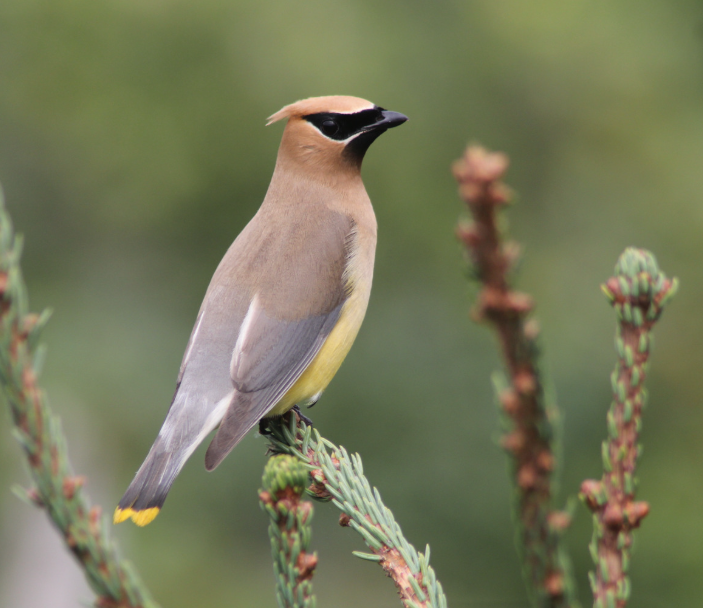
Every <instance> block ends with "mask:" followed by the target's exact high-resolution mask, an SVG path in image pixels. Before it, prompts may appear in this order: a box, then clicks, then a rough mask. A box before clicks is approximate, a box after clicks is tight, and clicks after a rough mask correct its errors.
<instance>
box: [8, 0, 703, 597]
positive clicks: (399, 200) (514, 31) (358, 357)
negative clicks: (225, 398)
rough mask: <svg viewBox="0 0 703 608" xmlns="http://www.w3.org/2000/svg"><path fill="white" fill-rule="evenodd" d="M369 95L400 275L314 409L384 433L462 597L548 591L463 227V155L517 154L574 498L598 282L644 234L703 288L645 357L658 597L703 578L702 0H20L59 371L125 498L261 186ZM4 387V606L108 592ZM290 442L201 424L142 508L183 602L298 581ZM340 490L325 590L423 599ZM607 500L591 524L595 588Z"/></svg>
mask: <svg viewBox="0 0 703 608" xmlns="http://www.w3.org/2000/svg"><path fill="white" fill-rule="evenodd" d="M329 94H348V95H357V96H361V97H365V98H367V99H370V100H372V101H374V102H375V103H378V104H379V105H382V106H384V107H387V108H389V109H393V110H396V111H399V112H403V113H405V114H407V115H408V116H409V117H410V122H408V123H407V124H406V125H404V126H403V127H402V128H401V129H397V130H393V131H391V132H389V133H387V134H386V135H384V136H383V137H382V138H381V139H379V140H378V142H376V143H375V144H374V145H373V146H372V148H371V150H370V151H369V153H368V155H367V157H366V161H365V166H364V179H365V182H366V186H367V189H368V191H369V194H370V196H371V198H372V200H373V201H374V203H375V209H376V213H377V216H378V222H379V245H378V251H377V261H376V276H375V278H374V290H373V294H372V297H371V302H370V306H369V311H368V314H367V317H366V321H365V324H364V326H363V327H362V330H361V333H360V335H359V338H358V340H357V343H356V345H355V346H354V348H353V349H352V351H351V354H350V356H349V358H348V359H347V362H346V363H345V364H344V366H343V367H342V369H341V371H340V373H339V374H338V376H337V377H336V378H335V380H334V381H333V382H332V384H331V385H330V387H329V389H328V390H327V392H326V394H325V395H324V397H323V399H322V400H321V401H320V403H319V404H318V405H317V406H316V407H315V408H314V409H313V410H312V411H311V414H312V416H313V419H314V421H315V423H316V425H317V427H318V428H319V429H320V431H321V432H322V433H323V435H325V436H327V437H329V438H330V439H332V440H333V441H335V442H337V443H342V444H343V445H345V446H346V447H347V448H349V449H350V450H353V451H358V452H360V453H361V455H362V456H363V458H364V463H365V469H366V472H367V474H368V476H369V477H370V479H371V481H372V483H374V484H375V485H377V486H378V488H379V489H380V490H381V492H382V494H383V496H384V499H385V500H386V502H387V504H388V505H389V506H390V507H391V508H392V509H393V510H394V512H395V514H396V516H397V517H398V520H399V521H400V523H401V524H402V526H403V529H404V531H405V532H406V534H407V536H408V538H409V539H410V540H411V542H413V543H414V544H415V545H416V546H418V547H424V545H425V543H427V542H429V543H431V546H432V561H433V564H434V566H435V568H436V571H437V574H438V576H439V578H440V580H441V581H442V582H443V584H444V586H445V589H446V591H447V594H448V598H449V603H450V605H451V606H454V607H465V606H466V607H472V608H474V607H475V608H489V607H491V608H492V607H497V606H500V607H509V608H517V607H523V606H527V602H526V599H525V598H526V596H525V593H524V591H523V587H522V582H521V577H520V569H519V565H518V561H517V558H516V555H515V551H514V548H513V532H512V527H511V520H510V509H509V496H510V491H509V484H508V482H507V480H506V476H505V469H506V466H505V457H504V455H503V454H502V453H501V451H500V450H499V449H498V448H497V447H496V444H495V437H496V428H497V426H496V413H495V408H494V406H493V398H492V394H491V389H490V382H489V374H490V373H491V371H492V370H494V369H495V368H496V367H498V366H499V360H498V357H497V355H496V352H495V344H494V340H493V337H492V336H491V334H490V333H489V332H488V331H487V330H486V329H485V328H482V327H476V326H474V325H473V324H472V323H471V321H470V320H469V317H468V314H467V312H468V310H469V305H470V301H471V297H472V295H473V289H472V288H471V287H470V286H469V285H468V283H467V281H466V280H465V275H464V271H465V268H464V265H463V262H462V257H461V251H460V248H459V246H458V244H457V243H456V241H455V239H454V236H453V229H454V225H455V223H456V220H457V218H458V217H459V216H460V214H461V213H462V211H463V210H462V206H461V204H460V202H459V200H458V198H457V196H456V187H455V184H454V182H453V179H452V177H451V174H450V171H449V166H450V163H451V162H452V161H453V160H454V159H455V158H456V157H457V156H458V155H459V154H460V153H461V152H462V149H463V147H464V145H465V144H466V143H467V142H468V141H470V140H478V141H481V142H482V143H483V144H485V145H487V146H489V147H491V148H493V149H500V150H503V151H505V152H507V153H508V154H509V155H510V157H511V160H512V167H511V170H510V172H509V175H508V183H509V184H510V185H511V186H512V187H513V188H514V189H516V190H517V192H519V200H518V204H517V205H516V206H515V207H514V208H512V209H511V210H510V212H509V213H510V223H511V232H512V234H513V235H514V236H515V237H516V238H517V239H518V240H519V241H520V242H521V243H522V244H523V245H524V248H525V252H526V258H525V261H524V263H523V266H522V271H521V274H520V277H519V284H520V287H521V288H522V289H524V290H527V291H529V292H530V293H531V294H533V296H534V297H535V299H536V301H537V303H538V309H537V314H538V317H539V320H540V322H541V326H542V328H543V337H544V345H545V349H546V354H547V366H548V368H549V370H550V371H551V374H552V377H553V381H554V384H555V386H556V390H557V393H558V401H559V404H560V406H561V408H562V409H563V412H564V415H565V435H564V455H565V466H564V471H563V473H564V474H563V482H562V499H566V497H567V496H569V495H573V494H575V493H576V492H577V490H578V487H579V484H580V482H581V481H582V480H583V479H584V478H586V477H593V476H598V475H599V474H600V471H601V468H600V459H599V452H600V449H599V446H600V442H601V440H602V439H603V437H604V436H605V432H606V426H605V412H606V409H607V407H608V404H609V401H610V396H609V381H608V374H609V372H610V370H611V368H612V365H613V363H614V360H615V355H614V351H613V329H614V316H613V313H612V312H611V310H610V309H609V307H608V305H607V303H606V301H605V299H604V298H603V296H602V294H601V293H600V291H599V288H598V286H599V283H600V282H602V281H603V280H604V279H606V278H607V277H608V276H609V275H610V273H611V271H612V267H613V265H614V263H615V260H616V258H617V256H618V255H619V253H620V252H621V251H622V249H623V248H624V247H625V246H628V245H636V246H640V247H647V248H650V249H651V250H652V251H654V252H655V254H656V255H657V257H658V260H659V262H660V264H661V266H662V267H663V269H664V270H665V271H666V272H667V273H668V274H670V275H677V276H678V277H679V278H680V279H681V286H682V287H681V291H680V293H679V295H678V296H677V298H676V300H675V301H674V303H673V304H672V305H671V306H670V308H669V309H668V310H667V312H666V313H665V315H664V317H663V320H662V322H661V324H660V325H659V327H658V329H657V332H656V333H657V345H656V348H655V351H654V356H653V366H652V368H651V374H650V376H649V378H648V386H649V389H650V395H651V400H650V404H651V405H650V407H649V408H648V410H647V412H646V416H645V422H644V432H643V443H644V445H645V451H644V457H643V459H642V461H641V467H640V470H639V472H640V480H641V486H640V496H641V498H642V499H645V500H647V501H649V502H650V504H651V514H650V516H649V517H648V518H647V519H646V521H645V522H644V525H643V528H642V529H641V530H640V531H639V532H638V533H637V536H636V552H635V554H634V557H633V563H632V582H633V605H636V606H639V607H641V608H659V607H662V608H663V607H669V606H677V607H678V608H686V607H694V606H695V607H698V606H700V605H701V597H703V579H701V576H700V573H701V571H702V570H703V549H701V547H703V523H702V521H701V520H702V515H701V513H703V509H702V507H703V505H702V503H703V475H701V472H702V465H703V453H702V450H701V447H700V446H701V443H702V442H701V438H702V437H703V412H702V411H701V407H700V404H701V398H702V396H703V375H702V374H701V373H700V371H699V370H700V367H701V346H702V345H703V315H702V313H701V307H700V303H701V301H703V284H702V281H701V263H702V262H703V239H702V238H701V235H702V234H703V204H702V193H703V166H702V163H701V161H702V159H703V7H702V6H701V4H700V2H699V1H693V0H690V1H689V0H668V1H667V2H658V1H655V0H620V1H619V2H603V1H597V0H595V1H590V2H586V1H584V0H559V1H557V0H541V1H540V0H537V1H533V2H526V1H524V0H476V1H473V2H460V1H458V0H454V1H450V0H435V1H434V2H428V1H424V2H423V1H418V0H404V1H400V0H388V1H385V2H373V1H371V0H358V1H356V2H343V1H341V0H328V1H322V0H309V1H307V2H297V1H287V2H267V1H258V2H254V1H250V0H247V1H244V0H231V1H229V2H227V1H224V0H200V1H199V2H185V1H183V0H63V1H61V0H59V1H57V0H4V1H3V2H2V3H0V181H2V184H3V186H4V189H5V193H6V198H7V204H8V207H9V209H10V212H11V214H12V216H13V218H14V221H15V224H16V226H17V229H18V231H20V232H22V233H24V235H25V236H26V253H25V256H24V270H25V273H26V277H27V281H28V284H29V289H30V295H31V302H32V306H33V308H34V309H35V310H40V309H43V308H44V307H47V306H50V307H53V308H54V310H55V316H54V318H53V320H52V322H51V323H50V325H49V327H48V329H47V330H46V333H45V341H46V342H47V343H48V345H49V356H48V359H47V363H46V367H45V372H44V375H43V382H44V385H45V387H46V389H47V390H48V394H49V396H50V399H51V402H52V404H53V406H54V408H55V409H56V411H57V412H58V413H59V414H60V415H61V417H62V419H63V421H64V426H65V430H66V433H67V435H68V437H69V445H70V450H71V454H72V457H73V461H74V464H75V467H76V469H77V470H78V471H79V472H81V473H85V474H87V475H88V476H89V481H88V491H89V493H90V494H91V496H92V497H93V499H94V500H96V501H97V502H100V503H101V504H102V505H103V506H104V509H105V511H106V513H107V514H111V512H112V510H113V508H114V505H115V504H116V502H117V500H118V499H119V498H120V496H121V495H122V492H123V491H124V489H125V488H126V486H127V484H128V483H129V481H130V480H131V478H132V474H133V472H134V471H135V470H136V469H137V467H138V466H139V464H140V463H141V461H142V459H143V457H144V456H145V455H146V452H147V450H148V448H149V446H150V445H151V442H152V441H153V439H154V437H155V436H156V433H157V431H158V429H159V427H160V425H161V422H162V420H163V417H164V415H165V412H166V410H167V408H168V405H169V403H170V399H171V396H172V393H173V388H174V382H175V377H176V374H177V371H178V366H179V363H180V359H181V356H182V353H183V350H184V348H185V344H186V341H187V339H188V335H189V333H190V330H191V327H192V323H193V322H194V319H195V315H196V312H197V310H198V307H199V305H200V301H201V298H202V296H203V294H204V291H205V288H206V286H207V284H208V281H209V279H210V277H211V274H212V272H213V271H214V269H215V266H216V265H217V263H218V261H219V259H220V258H221V256H222V255H223V254H224V252H225V250H226V249H227V247H228V246H229V244H230V243H231V241H232V240H233V239H234V237H235V236H236V235H237V234H238V232H239V231H240V230H241V229H242V228H243V226H244V225H245V223H246V222H247V221H248V219H249V218H250V217H251V216H252V215H253V214H254V213H255V211H256V209H257V208H258V205H259V203H260V201H261V200H262V198H263V196H264V193H265V191H266V187H267V184H268V181H269V179H270V176H271V172H272V170H273V164H274V160H275V155H276V150H277V146H278V142H279V138H280V133H281V125H274V126H272V127H269V128H264V122H265V119H266V117H267V116H269V115H270V114H272V113H273V112H275V111H276V110H278V109H279V108H280V107H282V106H283V105H285V104H287V103H290V102H292V101H295V100H297V99H300V98H303V97H308V96H314V95H329ZM8 427H9V425H8V416H7V415H5V414H3V415H2V416H0V488H3V489H2V491H1V492H0V605H3V606H7V607H8V608H30V607H31V608H37V607H43V606H47V607H51V608H59V607H63V606H77V605H79V602H80V601H84V600H88V601H89V600H90V597H91V595H90V593H89V591H87V590H86V588H85V587H84V586H83V585H82V583H81V582H80V573H79V571H78V568H77V567H76V566H75V565H74V564H73V563H72V561H71V559H70V558H69V557H68V555H67V554H65V553H64V551H63V549H62V548H61V546H60V544H59V541H58V539H57V538H55V537H54V536H53V535H52V534H51V532H50V531H49V530H48V526H47V524H45V521H44V519H45V518H44V515H43V514H41V513H39V512H37V511H33V510H31V509H29V508H27V507H25V506H24V505H22V504H21V503H19V501H17V499H15V498H14V497H13V496H12V494H11V493H10V491H9V487H10V485H11V484H12V483H15V482H18V481H19V482H23V483H26V474H25V472H24V470H23V465H22V463H21V459H20V453H19V450H18V449H17V446H16V445H15V443H14V441H13V440H12V438H11V435H10V429H9V428H8ZM263 452H264V441H263V440H262V439H261V438H259V437H256V436H255V434H254V433H252V434H251V435H250V436H248V437H247V438H246V439H245V440H244V441H243V442H242V443H241V444H240V445H239V446H238V447H237V449H236V450H235V451H234V452H233V453H232V454H231V455H230V457H229V458H228V459H227V460H226V461H225V462H224V463H223V465H222V466H221V467H220V468H218V469H217V471H215V472H214V473H212V474H206V473H205V471H204V467H203V462H202V461H203V454H204V449H203V448H201V449H200V450H198V451H197V452H196V454H195V455H194V457H193V458H192V459H191V461H190V462H189V463H188V465H187V466H186V468H185V469H184V471H183V472H182V474H181V475H180V477H179V478H178V480H177V482H176V484H175V486H174V488H173V491H172V492H171V494H170V497H169V500H168V501H167V503H166V506H165V509H164V510H163V512H162V514H161V515H160V517H159V518H158V519H157V520H156V521H155V522H154V523H153V524H152V525H150V526H148V527H147V528H144V529H137V528H136V527H135V526H132V525H131V524H124V525H122V526H120V527H118V528H115V529H114V534H115V536H116V537H117V539H118V540H119V543H120V545H121V547H122V549H123V551H124V553H125V554H127V555H128V556H129V557H130V558H131V559H132V560H133V561H134V562H135V563H136V565H137V567H138V568H139V570H140V571H141V573H142V575H143V577H144V579H145V580H146V582H147V583H148V585H149V586H150V588H151V590H152V591H153V593H154V595H155V597H156V598H157V599H158V600H159V601H160V602H161V603H162V605H163V606H164V607H169V608H185V607H193V606H198V607H200V608H208V607H211V606H212V607H215V606H232V607H239V606H242V607H245V606H246V607H249V606H257V607H259V606H260V607H264V608H265V607H271V608H273V607H274V606H275V599H274V592H273V577H272V573H271V560H270V557H269V544H268V538H267V533H266V526H267V520H266V517H265V516H264V515H263V514H262V513H261V511H260V510H259V507H258V503H257V489H258V487H259V483H260V476H261V472H262V468H263V464H264V455H263ZM337 517H338V513H337V512H336V510H335V509H334V507H332V506H329V505H327V506H326V505H318V506H317V508H316V516H315V518H316V519H315V527H314V548H315V549H316V550H317V551H318V552H319V556H320V566H319V567H318V571H317V574H316V577H315V588H316V593H317V595H318V601H319V605H320V606H323V607H325V606H334V607H335V608H345V607H352V606H365V607H366V606H367V607H369V608H385V607H392V606H397V605H399V604H398V601H397V598H396V596H395V591H394V588H393V585H392V583H391V582H390V581H389V580H387V579H386V578H385V577H384V576H383V574H382V572H381V571H380V569H378V568H377V567H376V566H374V565H373V564H369V563H367V562H361V561H360V560H357V559H355V558H353V557H352V556H351V555H350V552H351V551H352V550H354V549H361V548H362V543H361V540H360V539H359V538H357V537H356V535H354V534H353V533H352V532H351V531H349V530H343V529H340V528H339V527H338V526H337V523H336V521H337ZM589 536H590V516H589V515H588V514H587V513H586V511H585V509H584V508H583V507H582V506H580V505H579V508H578V509H577V516H576V520H575V522H574V525H573V529H572V530H571V532H570V533H569V536H568V542H569V545H570V548H571V550H572V554H573V557H574V561H575V569H576V574H577V576H578V579H579V582H580V593H581V597H582V599H583V600H584V601H585V603H586V604H587V603H588V599H589V594H588V585H587V582H586V572H587V570H588V569H589V567H590V561H589V557H588V550H587V543H588V539H589Z"/></svg>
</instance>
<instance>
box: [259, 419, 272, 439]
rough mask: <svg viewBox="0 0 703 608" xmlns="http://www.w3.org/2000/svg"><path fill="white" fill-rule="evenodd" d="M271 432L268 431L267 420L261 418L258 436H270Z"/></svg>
mask: <svg viewBox="0 0 703 608" xmlns="http://www.w3.org/2000/svg"><path fill="white" fill-rule="evenodd" d="M272 434H273V432H272V431H271V429H269V418H262V419H261V420H259V435H263V436H264V437H265V436H266V435H272Z"/></svg>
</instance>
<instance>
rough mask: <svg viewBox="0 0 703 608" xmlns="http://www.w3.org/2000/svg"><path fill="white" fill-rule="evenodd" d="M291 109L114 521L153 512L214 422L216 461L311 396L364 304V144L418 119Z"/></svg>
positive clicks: (141, 522) (352, 103)
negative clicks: (263, 185) (251, 211)
mask: <svg viewBox="0 0 703 608" xmlns="http://www.w3.org/2000/svg"><path fill="white" fill-rule="evenodd" d="M284 119H286V120H287V122H286V126H285V128H284V130H283V135H282V138H281V143H280V146H279V149H278V155H277V158H276V164H275V168H274V171H273V175H272V178H271V182H270V184H269V187H268V190H267V192H266V195H265V197H264V200H263V202H262V204H261V206H260V208H259V210H258V211H257V213H256V214H255V215H254V217H253V218H252V219H251V220H250V221H249V223H248V224H247V225H246V226H245V228H244V229H243V230H242V231H241V233H240V234H239V235H238V236H237V238H236V239H235V240H234V242H233V243H232V245H231V246H230V247H229V249H228V250H227V252H226V254H225V256H224V257H223V258H222V261H221V262H220V263H219V265H218V267H217V269H216V270H215V273H214V275H213V277H212V280H211V281H210V284H209V286H208V288H207V291H206V293H205V297H204V299H203V303H202V305H201V307H200V310H199V312H198V315H197V318H196V321H195V325H194V327H193V330H192V332H191V335H190V339H189V341H188V344H187V346H186V349H185V353H184V355H183V360H182V363H181V366H180V370H179V373H178V378H177V382H176V391H175V394H174V397H173V400H172V402H171V406H170V408H169V410H168V413H167V415H166V419H165V421H164V423H163V425H162V427H161V430H160V431H159V433H158V436H157V437H156V440H155V441H154V444H153V445H152V447H151V449H150V451H149V453H148V455H147V457H146V459H145V460H144V462H143V464H142V465H141V467H140V468H139V470H138V471H137V473H136V475H135V477H134V479H133V481H132V483H131V484H130V485H129V487H128V488H127V491H126V492H125V494H124V496H123V497H122V499H121V500H120V502H119V504H118V506H117V508H116V510H115V514H114V522H115V523H120V522H123V521H126V520H128V519H130V518H131V519H132V521H133V522H134V523H136V524H137V525H138V526H145V525H147V524H149V523H150V522H151V521H153V519H154V518H155V517H156V516H157V515H158V514H159V511H160V509H161V508H162V506H163V504H164V501H165V500H166V496H167V494H168V492H169V490H170V488H171V486H172V484H173V482H174V480H175V478H176V476H177V475H178V473H179V472H180V470H181V468H182V467H183V465H184V464H185V462H186V461H187V460H188V458H189V457H190V456H191V454H192V453H193V452H194V451H195V449H196V448H197V447H198V445H199V444H200V443H202V442H203V441H204V440H205V439H206V438H207V437H208V435H209V434H210V433H211V432H212V431H214V430H215V429H217V432H216V433H215V435H214V437H213V439H212V441H211V442H210V445H209V446H208V448H207V452H206V454H205V468H206V469H207V470H208V471H212V470H213V469H215V467H217V466H218V465H219V464H220V463H221V462H222V460H223V459H224V458H225V456H227V455H228V454H229V452H230V451H231V450H232V449H233V448H234V447H235V446H236V445H237V443H239V441H241V439H242V438H243V437H244V435H246V433H247V432H248V431H249V430H250V429H251V428H252V427H254V425H256V424H257V423H259V422H260V421H261V420H262V419H266V418H271V417H276V416H281V415H283V414H284V413H286V412H287V411H288V410H290V409H291V408H293V407H296V408H297V407H299V406H309V407H310V406H312V405H313V404H314V403H315V402H316V401H317V400H318V399H319V398H320V395H321V394H322V392H323V391H324V390H325V388H326V387H327V385H328V384H329V382H330V380H331V379H332V377H333V376H334V375H335V374H336V373H337V370H338V369H339V367H340V366H341V364H342V362H343V360H344V358H345V357H346V356H347V353H348V352H349V349H350V348H351V346H352V343H353V342H354V340H355V338H356V335H357V332H358V331H359V328H360V326H361V323H362V321H363V318H364V315H365V313H366V308H367V304H368V301H369V295H370V292H371V281H372V276H373V267H374V257H375V250H376V233H377V224H376V216H375V214H374V210H373V207H372V204H371V201H370V199H369V196H368V194H367V192H366V188H365V186H364V183H363V181H362V179H361V165H362V160H363V158H364V155H365V153H366V151H367V149H368V148H369V146H370V145H371V144H372V143H373V142H374V140H375V139H376V138H377V137H378V136H379V135H381V134H382V133H384V132H385V131H386V130H388V129H390V128H392V127H396V126H398V125H400V124H402V123H404V122H405V121H406V120H407V117H406V116H404V115H403V114H400V113H398V112H392V111H389V110H386V109H384V108H382V107H379V106H377V105H375V104H373V103H372V102H370V101H367V100H365V99H361V98H359V97H350V96H344V95H334V96H326V97H311V98H308V99H303V100H300V101H297V102H295V103H292V104H290V105H287V106H285V107H284V108H282V109H281V110H280V111H278V112H276V113H275V114H273V115H272V116H271V117H270V118H269V119H268V122H267V126H268V125H270V124H272V123H275V122H277V121H280V120H284Z"/></svg>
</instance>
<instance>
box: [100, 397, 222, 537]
mask: <svg viewBox="0 0 703 608" xmlns="http://www.w3.org/2000/svg"><path fill="white" fill-rule="evenodd" d="M233 395H234V391H232V392H230V393H228V394H227V395H225V397H223V398H222V399H220V400H219V401H217V402H216V403H215V404H214V405H212V402H208V400H207V399H203V400H201V401H193V400H189V399H188V395H187V392H186V391H183V390H181V391H180V392H179V393H177V394H176V397H175V398H174V402H173V404H172V405H171V409H170V410H169V411H168V415H167V416H166V420H165V421H164V424H163V426H162V427H161V431H160V432H159V436H158V437H157V438H156V441H155V442H154V445H152V446H151V450H150V451H149V454H148V456H147V457H146V460H145V461H144V463H143V464H142V466H141V467H139V470H138V471H137V474H136V475H135V476H134V479H133V480H132V483H131V484H129V488H127V491H126V492H125V494H124V496H123V497H122V500H120V503H119V505H118V506H117V509H115V517H114V521H115V523H116V524H118V523H120V522H123V521H126V520H128V519H130V518H131V519H132V521H133V522H134V523H135V524H137V525H138V526H146V525H147V524H148V523H150V522H152V521H153V520H154V518H155V517H156V516H157V515H158V514H159V510H160V509H161V507H162V506H163V504H164V501H165V500H166V495H167V494H168V491H169V490H170V489H171V486H172V485H173V482H174V480H175V479H176V476H177V475H178V473H179V472H180V470H181V468H183V465H184V464H185V462H186V460H188V458H189V457H190V455H191V454H192V453H193V452H194V451H195V448H197V447H198V445H199V444H200V443H201V442H202V441H203V439H205V437H206V436H207V435H208V434H209V433H210V432H211V431H212V430H213V429H214V428H215V427H216V426H217V425H218V424H220V421H221V420H222V417H223V416H224V413H225V411H226V409H227V406H228V405H229V403H230V402H231V400H232V397H233Z"/></svg>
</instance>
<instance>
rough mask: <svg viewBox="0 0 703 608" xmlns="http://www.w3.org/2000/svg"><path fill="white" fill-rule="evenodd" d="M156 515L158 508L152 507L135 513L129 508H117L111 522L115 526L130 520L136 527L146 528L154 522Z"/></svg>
mask: <svg viewBox="0 0 703 608" xmlns="http://www.w3.org/2000/svg"><path fill="white" fill-rule="evenodd" d="M158 514H159V507H152V508H151V509H143V510H141V511H136V510H134V509H132V508H131V507H129V508H127V509H120V508H119V507H117V508H116V509H115V515H114V517H113V519H112V521H113V522H114V523H116V524H121V523H122V522H123V521H127V520H128V519H130V518H132V521H133V522H134V523H135V524H137V525H138V526H146V525H147V524H150V523H151V522H152V521H154V519H155V518H156V516H157V515H158Z"/></svg>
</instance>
